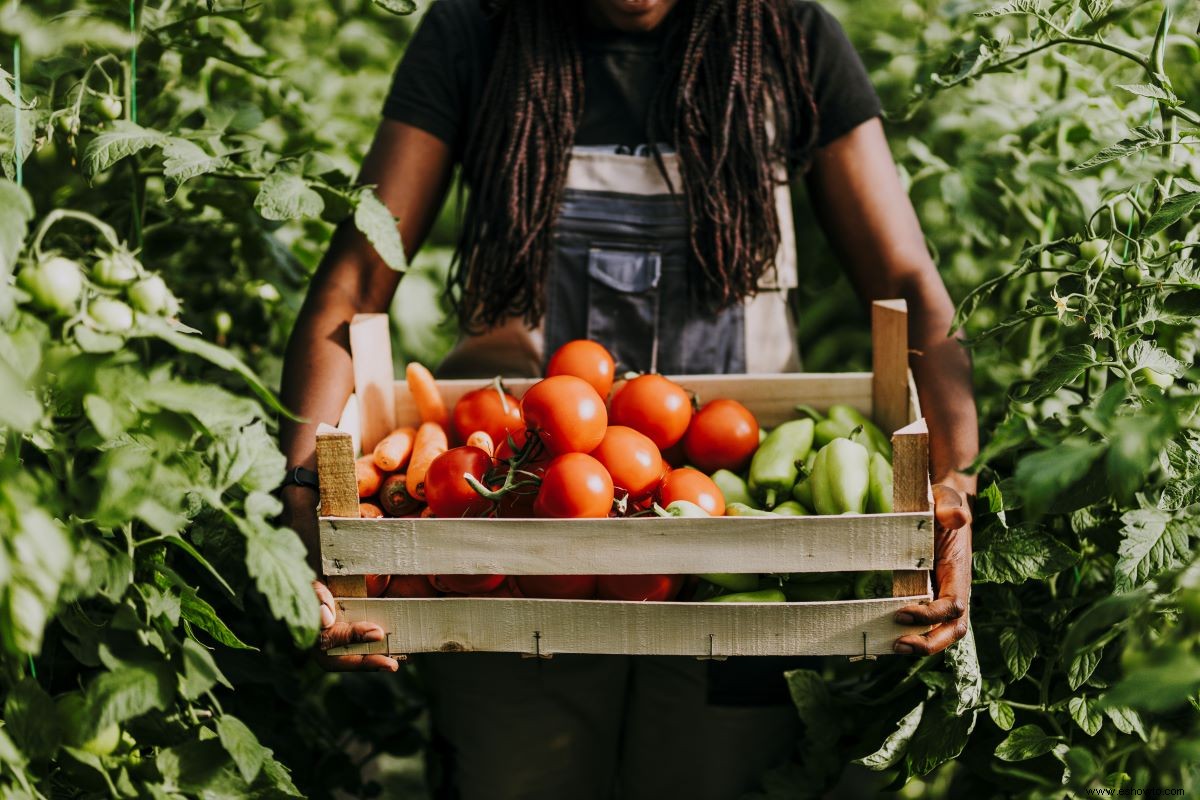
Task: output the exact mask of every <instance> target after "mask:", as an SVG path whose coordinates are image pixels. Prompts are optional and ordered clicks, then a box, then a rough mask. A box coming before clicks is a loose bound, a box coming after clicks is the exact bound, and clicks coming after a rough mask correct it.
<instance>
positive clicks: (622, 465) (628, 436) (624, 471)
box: [592, 425, 663, 500]
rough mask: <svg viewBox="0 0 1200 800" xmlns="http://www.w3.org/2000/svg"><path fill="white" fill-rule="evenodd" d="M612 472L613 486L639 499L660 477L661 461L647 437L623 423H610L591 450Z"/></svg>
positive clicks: (652, 487)
mask: <svg viewBox="0 0 1200 800" xmlns="http://www.w3.org/2000/svg"><path fill="white" fill-rule="evenodd" d="M592 458H594V459H596V460H597V461H599V462H600V463H601V464H603V465H604V468H605V469H607V470H608V474H609V475H611V476H612V482H613V486H615V487H616V488H617V489H621V490H622V491H624V492H627V493H628V494H629V496H630V497H631V498H633V499H634V500H640V499H642V498H643V497H645V496H646V495H648V494H650V493H651V492H653V491H654V489H655V487H657V486H658V483H659V481H660V480H662V474H663V462H662V456H660V455H659V453H658V448H657V447H655V446H654V442H652V441H650V437H649V436H646V434H644V433H638V432H637V431H635V430H634V429H633V428H627V427H625V426H624V425H610V426H608V432H607V433H605V434H604V439H603V440H602V441H601V442H600V444H599V445H598V446H597V447H596V449H595V450H593V451H592Z"/></svg>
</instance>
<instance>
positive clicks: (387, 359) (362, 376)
mask: <svg viewBox="0 0 1200 800" xmlns="http://www.w3.org/2000/svg"><path fill="white" fill-rule="evenodd" d="M350 356H351V358H352V359H353V361H354V396H355V397H357V398H358V410H359V424H360V426H361V433H360V442H359V445H360V446H361V448H362V451H363V452H364V453H369V452H371V451H372V450H374V449H375V445H376V444H377V443H378V442H379V440H380V439H382V438H383V437H384V436H387V435H388V434H389V433H391V432H392V431H393V430H395V429H396V393H395V391H394V389H393V388H392V387H393V386H394V385H395V383H396V372H395V368H394V367H393V365H392V335H391V332H390V330H389V328H388V315H387V314H355V315H354V319H352V320H351V321H350Z"/></svg>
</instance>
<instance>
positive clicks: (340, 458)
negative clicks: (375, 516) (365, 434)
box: [317, 424, 358, 517]
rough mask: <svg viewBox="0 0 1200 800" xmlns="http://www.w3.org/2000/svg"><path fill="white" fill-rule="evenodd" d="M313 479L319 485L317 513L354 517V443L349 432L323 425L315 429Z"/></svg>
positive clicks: (355, 505) (356, 486) (355, 498)
mask: <svg viewBox="0 0 1200 800" xmlns="http://www.w3.org/2000/svg"><path fill="white" fill-rule="evenodd" d="M317 482H318V483H319V484H320V494H321V516H323V517H357V516H358V480H357V479H356V478H355V477H354V442H353V440H352V439H351V436H350V434H348V433H344V432H342V431H340V430H337V429H336V428H333V427H331V426H329V425H325V424H322V425H321V426H320V427H318V428H317Z"/></svg>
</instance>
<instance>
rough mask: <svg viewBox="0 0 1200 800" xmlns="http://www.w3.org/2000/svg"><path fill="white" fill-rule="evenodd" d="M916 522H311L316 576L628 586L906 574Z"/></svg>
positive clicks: (922, 516)
mask: <svg viewBox="0 0 1200 800" xmlns="http://www.w3.org/2000/svg"><path fill="white" fill-rule="evenodd" d="M932 525H933V519H932V516H931V515H930V514H927V513H910V514H886V515H879V514H855V515H850V514H847V515H844V516H839V517H775V518H772V517H738V518H736V519H733V518H729V517H715V518H712V519H660V518H644V519H602V520H584V519H580V520H544V519H536V520H534V519H511V520H509V519H489V520H485V521H466V520H454V519H330V518H323V519H322V520H321V557H322V566H323V569H324V571H325V574H326V575H355V574H360V575H361V574H376V573H379V574H392V575H429V574H443V575H480V574H484V575H488V574H504V575H596V574H605V575H639V574H648V573H702V572H842V571H858V570H873V569H895V570H911V569H916V568H918V566H926V565H928V564H931V563H932V562H933V537H932V531H933V528H932Z"/></svg>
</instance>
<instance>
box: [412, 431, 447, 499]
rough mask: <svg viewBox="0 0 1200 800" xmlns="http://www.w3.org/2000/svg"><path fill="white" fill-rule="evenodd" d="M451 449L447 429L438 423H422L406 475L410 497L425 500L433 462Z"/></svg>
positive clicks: (414, 442)
mask: <svg viewBox="0 0 1200 800" xmlns="http://www.w3.org/2000/svg"><path fill="white" fill-rule="evenodd" d="M449 447H450V443H449V441H447V439H446V429H445V428H443V427H442V426H441V425H439V424H437V423H436V422H422V423H421V427H419V428H417V438H416V439H415V440H414V441H413V450H412V458H410V459H409V461H408V472H407V473H405V485H407V486H408V493H409V495H410V496H412V497H415V498H417V499H418V500H424V499H425V473H426V472H428V471H429V465H430V464H431V463H433V460H434V459H435V458H437V457H438V456H439V455H441V454H442V453H444V452H446V450H447V449H448V448H449Z"/></svg>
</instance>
